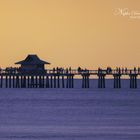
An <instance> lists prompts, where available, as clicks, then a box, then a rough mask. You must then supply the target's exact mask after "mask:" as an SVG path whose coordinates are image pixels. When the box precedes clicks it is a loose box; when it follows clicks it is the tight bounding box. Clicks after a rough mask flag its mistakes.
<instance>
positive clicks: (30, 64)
mask: <svg viewBox="0 0 140 140" xmlns="http://www.w3.org/2000/svg"><path fill="white" fill-rule="evenodd" d="M15 64H20V65H21V67H20V68H19V71H20V72H22V73H29V72H30V73H31V72H32V73H41V72H45V64H50V63H49V62H46V61H43V60H41V59H40V58H39V57H38V56H37V55H35V54H32V55H28V56H27V57H26V58H25V60H22V61H19V62H16V63H15Z"/></svg>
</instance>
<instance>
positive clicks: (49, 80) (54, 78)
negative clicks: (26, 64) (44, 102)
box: [0, 69, 140, 88]
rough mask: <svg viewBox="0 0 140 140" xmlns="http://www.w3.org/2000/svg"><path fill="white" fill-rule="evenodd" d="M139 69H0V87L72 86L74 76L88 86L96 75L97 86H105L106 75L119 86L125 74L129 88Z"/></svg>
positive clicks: (84, 85)
mask: <svg viewBox="0 0 140 140" xmlns="http://www.w3.org/2000/svg"><path fill="white" fill-rule="evenodd" d="M139 75H140V71H138V70H132V69H129V70H127V71H126V72H122V71H117V70H116V69H114V70H112V71H111V72H109V73H108V72H107V70H81V71H78V70H76V69H71V70H70V71H69V70H63V71H57V70H55V71H54V70H53V69H49V70H46V71H45V72H40V73H39V72H38V73H35V72H33V73H31V72H29V73H28V72H24V71H18V70H13V71H7V70H6V69H2V70H1V71H0V88H74V80H75V79H76V78H75V77H77V76H78V77H79V78H80V79H81V88H90V85H91V83H90V79H96V77H98V88H105V87H106V77H107V76H109V77H110V78H112V79H113V81H114V88H121V87H122V86H121V77H122V76H127V77H128V79H129V80H130V88H137V79H138V76H139Z"/></svg>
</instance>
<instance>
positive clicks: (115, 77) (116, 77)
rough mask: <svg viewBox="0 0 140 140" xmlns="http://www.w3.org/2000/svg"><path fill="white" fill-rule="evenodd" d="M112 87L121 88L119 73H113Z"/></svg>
mask: <svg viewBox="0 0 140 140" xmlns="http://www.w3.org/2000/svg"><path fill="white" fill-rule="evenodd" d="M113 76H114V88H121V74H113Z"/></svg>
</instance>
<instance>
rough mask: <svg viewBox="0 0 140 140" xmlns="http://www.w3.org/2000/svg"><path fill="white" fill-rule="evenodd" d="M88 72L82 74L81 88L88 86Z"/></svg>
mask: <svg viewBox="0 0 140 140" xmlns="http://www.w3.org/2000/svg"><path fill="white" fill-rule="evenodd" d="M89 76H90V74H82V88H89Z"/></svg>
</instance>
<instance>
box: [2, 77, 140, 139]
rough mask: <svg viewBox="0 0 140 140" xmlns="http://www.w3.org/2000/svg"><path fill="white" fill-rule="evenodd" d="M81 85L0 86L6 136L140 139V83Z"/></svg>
mask: <svg viewBox="0 0 140 140" xmlns="http://www.w3.org/2000/svg"><path fill="white" fill-rule="evenodd" d="M76 85H77V87H75V88H74V89H0V140H140V88H138V89H129V81H128V80H124V81H123V82H122V85H123V86H122V87H123V88H122V89H113V88H112V87H113V83H112V82H111V80H108V83H107V88H106V89H98V88H97V81H91V87H90V88H89V89H82V88H80V83H78V82H77V83H76ZM138 86H140V85H138Z"/></svg>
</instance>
